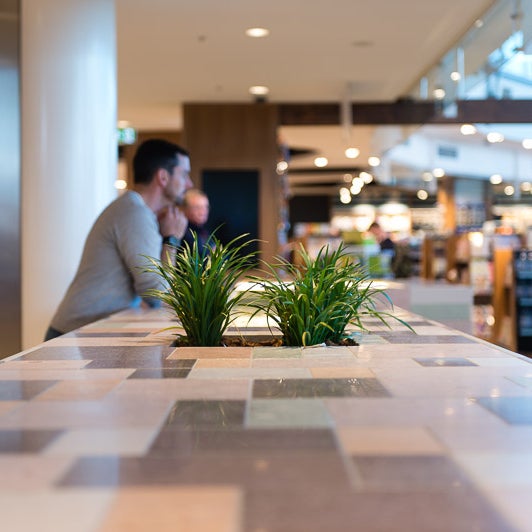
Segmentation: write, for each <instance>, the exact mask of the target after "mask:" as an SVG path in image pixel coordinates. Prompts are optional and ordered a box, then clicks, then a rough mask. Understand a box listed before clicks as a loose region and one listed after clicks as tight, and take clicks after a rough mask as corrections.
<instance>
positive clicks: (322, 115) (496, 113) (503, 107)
mask: <svg viewBox="0 0 532 532" xmlns="http://www.w3.org/2000/svg"><path fill="white" fill-rule="evenodd" d="M277 107H278V109H279V120H280V125H283V126H310V125H316V126H318V125H338V124H340V104H331V103H279V104H277ZM528 122H532V100H461V101H458V102H457V112H456V116H454V117H446V116H444V115H443V111H442V102H439V101H437V102H434V101H414V100H408V99H405V100H398V101H397V102H393V103H387V102H370V103H362V102H360V103H354V104H353V125H362V124H373V125H377V124H383V125H391V124H462V123H493V124H501V123H516V124H521V123H528Z"/></svg>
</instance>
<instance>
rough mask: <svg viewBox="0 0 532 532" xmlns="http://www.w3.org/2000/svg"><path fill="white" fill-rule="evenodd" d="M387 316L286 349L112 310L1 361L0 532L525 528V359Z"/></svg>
mask: <svg viewBox="0 0 532 532" xmlns="http://www.w3.org/2000/svg"><path fill="white" fill-rule="evenodd" d="M397 313H398V315H400V316H401V317H402V318H404V319H406V320H407V321H408V322H409V323H410V324H411V325H412V326H413V327H414V329H415V330H416V333H417V334H413V333H411V332H409V331H408V330H407V329H405V328H404V327H403V326H401V325H400V324H397V325H394V326H393V329H392V330H388V329H386V328H384V327H383V326H379V324H378V323H377V322H372V321H367V322H366V324H367V326H368V328H369V330H370V332H368V333H364V334H362V335H361V336H360V345H359V346H354V347H316V348H305V349H302V348H274V347H264V346H261V347H218V348H205V347H203V348H192V347H190V348H173V347H170V344H171V341H172V332H171V331H168V330H163V329H165V328H166V327H168V326H171V325H172V324H174V325H175V322H172V321H171V320H170V319H169V318H168V315H167V314H166V312H165V311H164V310H151V311H143V310H137V311H127V312H122V313H119V314H116V315H114V316H112V317H110V318H108V319H106V320H102V321H100V322H96V323H94V324H92V325H90V326H87V327H84V328H82V329H79V330H78V331H75V332H73V333H70V334H67V335H65V336H62V337H59V338H56V339H54V340H51V341H49V342H46V343H44V344H41V345H38V346H36V347H34V348H32V349H30V350H28V351H25V352H22V353H20V354H17V355H14V356H12V357H10V358H7V359H4V360H3V361H2V362H1V363H0V399H1V401H0V471H1V472H2V474H1V475H0V489H1V495H0V511H1V515H2V518H1V519H2V529H3V530H6V531H12V532H20V531H24V532H26V531H39V532H47V531H50V532H61V531H68V532H117V531H127V532H132V531H155V530H156V531H158V532H165V531H172V532H176V531H187V532H189V531H202V532H203V531H213V532H224V531H227V532H229V531H231V532H240V531H242V532H244V531H245V532H248V531H249V532H266V531H267V532H299V531H301V532H314V531H316V532H323V531H324V530H326V531H328V532H346V531H349V530H360V531H364V532H366V531H378V532H385V531H401V532H403V531H405V530H408V531H410V532H412V531H422V532H426V531H445V532H449V531H453V532H457V531H471V530H481V531H483V532H487V531H494V532H495V531H496V532H501V531H507V530H530V523H531V522H532V508H531V505H530V500H532V451H531V448H532V444H531V442H532V365H531V364H530V360H529V359H527V358H525V357H523V356H520V355H517V354H515V353H512V352H510V351H507V350H505V349H502V348H500V347H497V346H495V345H491V344H489V343H487V342H484V341H482V340H479V339H476V338H473V337H472V336H469V335H467V334H465V333H462V332H458V331H457V330H454V329H451V328H448V327H446V326H444V325H442V324H439V323H437V322H434V321H430V320H427V319H425V318H422V317H420V316H419V315H415V314H409V313H408V312H407V311H403V310H397ZM241 326H242V330H244V329H245V326H244V324H241ZM247 329H248V330H252V331H253V332H254V333H257V332H264V327H263V325H260V324H257V323H254V324H250V325H249V326H248V328H247ZM232 333H233V334H238V331H236V330H233V331H232Z"/></svg>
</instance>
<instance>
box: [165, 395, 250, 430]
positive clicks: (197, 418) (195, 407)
mask: <svg viewBox="0 0 532 532" xmlns="http://www.w3.org/2000/svg"><path fill="white" fill-rule="evenodd" d="M245 409H246V403H245V401H177V402H176V403H175V405H174V406H173V407H172V409H171V410H170V413H169V414H168V417H167V418H166V420H165V422H164V425H163V427H164V428H170V427H176V428H189V429H198V428H202V427H207V428H212V429H217V430H225V429H230V428H232V427H240V426H242V425H243V423H244V413H245Z"/></svg>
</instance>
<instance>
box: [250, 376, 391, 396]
mask: <svg viewBox="0 0 532 532" xmlns="http://www.w3.org/2000/svg"><path fill="white" fill-rule="evenodd" d="M389 395H390V394H389V393H388V391H387V390H386V389H385V388H384V386H382V384H381V383H380V382H379V381H378V380H377V379H371V378H349V379H342V378H338V379H262V380H255V381H254V383H253V397H254V398H273V399H279V398H283V399H286V398H296V397H387V396H389Z"/></svg>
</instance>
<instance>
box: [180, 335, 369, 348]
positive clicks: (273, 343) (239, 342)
mask: <svg viewBox="0 0 532 532" xmlns="http://www.w3.org/2000/svg"><path fill="white" fill-rule="evenodd" d="M325 345H326V346H330V347H338V346H357V345H359V344H358V342H356V341H355V340H353V339H352V338H344V339H342V341H341V342H339V343H335V342H331V341H326V342H325ZM268 346H269V347H281V346H283V340H282V338H280V337H278V336H224V337H222V343H221V344H220V347H268ZM172 347H193V346H191V345H190V344H189V343H188V339H187V337H186V336H180V337H178V338H177V339H176V340H174V342H172Z"/></svg>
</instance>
